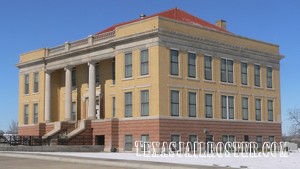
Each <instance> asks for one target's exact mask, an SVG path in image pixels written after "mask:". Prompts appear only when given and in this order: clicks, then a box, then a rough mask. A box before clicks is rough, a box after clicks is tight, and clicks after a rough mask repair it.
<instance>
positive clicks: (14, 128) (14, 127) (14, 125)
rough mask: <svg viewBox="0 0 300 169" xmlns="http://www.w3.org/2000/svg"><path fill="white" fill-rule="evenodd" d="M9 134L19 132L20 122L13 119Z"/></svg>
mask: <svg viewBox="0 0 300 169" xmlns="http://www.w3.org/2000/svg"><path fill="white" fill-rule="evenodd" d="M6 133H7V134H18V122H17V121H15V120H12V121H11V122H10V124H9V126H8V130H7V131H6Z"/></svg>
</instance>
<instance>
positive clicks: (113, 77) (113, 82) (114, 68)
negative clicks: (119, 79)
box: [111, 58, 116, 85]
mask: <svg viewBox="0 0 300 169" xmlns="http://www.w3.org/2000/svg"><path fill="white" fill-rule="evenodd" d="M111 72H112V84H113V85H114V84H116V60H115V58H114V59H113V61H112V71H111Z"/></svg>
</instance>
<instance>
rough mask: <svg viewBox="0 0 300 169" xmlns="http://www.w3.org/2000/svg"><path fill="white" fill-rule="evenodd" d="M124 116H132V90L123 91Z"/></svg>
mask: <svg viewBox="0 0 300 169" xmlns="http://www.w3.org/2000/svg"><path fill="white" fill-rule="evenodd" d="M125 117H132V92H127V93H125Z"/></svg>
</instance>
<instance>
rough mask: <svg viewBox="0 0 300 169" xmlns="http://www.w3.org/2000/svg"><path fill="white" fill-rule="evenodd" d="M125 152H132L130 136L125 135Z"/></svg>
mask: <svg viewBox="0 0 300 169" xmlns="http://www.w3.org/2000/svg"><path fill="white" fill-rule="evenodd" d="M125 151H132V135H125Z"/></svg>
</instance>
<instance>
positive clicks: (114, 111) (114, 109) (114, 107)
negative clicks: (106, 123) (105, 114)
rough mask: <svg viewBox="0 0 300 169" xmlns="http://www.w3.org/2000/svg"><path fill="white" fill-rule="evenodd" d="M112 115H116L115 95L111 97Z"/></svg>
mask: <svg viewBox="0 0 300 169" xmlns="http://www.w3.org/2000/svg"><path fill="white" fill-rule="evenodd" d="M111 114H112V117H116V97H115V96H113V97H112V113H111Z"/></svg>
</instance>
